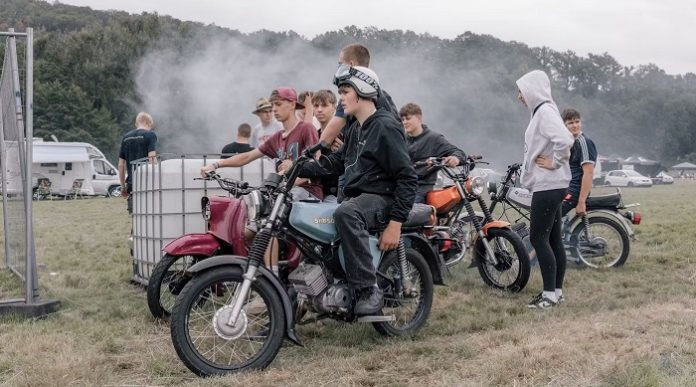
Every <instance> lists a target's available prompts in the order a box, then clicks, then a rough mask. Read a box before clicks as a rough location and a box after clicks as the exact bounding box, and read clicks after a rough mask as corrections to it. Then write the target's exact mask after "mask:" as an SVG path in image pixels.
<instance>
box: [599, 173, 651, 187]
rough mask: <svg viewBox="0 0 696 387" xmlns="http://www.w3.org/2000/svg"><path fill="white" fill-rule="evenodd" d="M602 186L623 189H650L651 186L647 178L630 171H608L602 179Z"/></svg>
mask: <svg viewBox="0 0 696 387" xmlns="http://www.w3.org/2000/svg"><path fill="white" fill-rule="evenodd" d="M604 184H606V185H611V186H623V187H650V186H652V185H653V182H652V180H650V178H649V177H646V176H643V175H641V174H640V173H638V172H636V171H633V170H630V169H617V170H615V171H609V173H607V175H606V176H605V177H604Z"/></svg>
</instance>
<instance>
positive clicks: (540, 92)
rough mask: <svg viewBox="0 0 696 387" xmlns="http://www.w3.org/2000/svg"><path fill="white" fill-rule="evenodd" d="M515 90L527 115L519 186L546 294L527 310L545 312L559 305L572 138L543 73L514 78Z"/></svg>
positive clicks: (563, 274)
mask: <svg viewBox="0 0 696 387" xmlns="http://www.w3.org/2000/svg"><path fill="white" fill-rule="evenodd" d="M517 87H518V89H519V94H518V98H519V99H520V101H522V103H523V104H524V105H525V106H526V107H527V108H528V109H529V111H530V113H531V118H530V120H529V125H528V126H527V130H526V131H525V133H524V162H523V163H522V176H521V183H522V186H523V187H524V188H527V189H528V190H529V191H530V192H532V208H531V212H530V221H529V235H530V239H531V243H532V246H533V247H534V249H535V250H536V254H537V257H538V259H539V269H540V270H541V276H542V279H543V281H544V290H543V291H542V292H541V293H539V294H538V295H537V296H536V297H534V298H533V299H532V301H531V302H530V303H529V305H527V306H528V307H529V308H537V309H548V308H551V307H553V306H555V305H557V304H559V303H561V302H563V293H562V290H561V289H562V288H563V277H564V276H565V266H566V257H565V250H564V248H563V240H562V237H561V203H562V202H563V198H564V197H565V196H566V191H567V189H568V184H569V183H570V178H571V174H570V167H569V165H568V159H569V157H570V148H571V147H572V146H573V136H572V135H571V134H570V132H568V129H566V127H565V125H564V124H563V120H562V119H561V115H560V113H559V111H558V107H557V106H556V103H555V102H554V101H553V99H552V98H551V82H550V81H549V77H548V76H547V75H546V73H544V72H543V71H540V70H534V71H531V72H529V73H527V74H525V75H523V76H522V77H521V78H520V79H518V80H517Z"/></svg>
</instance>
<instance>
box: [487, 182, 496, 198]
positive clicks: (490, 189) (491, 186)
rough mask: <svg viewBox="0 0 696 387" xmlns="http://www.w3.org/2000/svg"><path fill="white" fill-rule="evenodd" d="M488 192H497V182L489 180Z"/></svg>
mask: <svg viewBox="0 0 696 387" xmlns="http://www.w3.org/2000/svg"><path fill="white" fill-rule="evenodd" d="M488 193H489V194H491V195H495V194H497V193H498V183H496V182H494V181H489V182H488Z"/></svg>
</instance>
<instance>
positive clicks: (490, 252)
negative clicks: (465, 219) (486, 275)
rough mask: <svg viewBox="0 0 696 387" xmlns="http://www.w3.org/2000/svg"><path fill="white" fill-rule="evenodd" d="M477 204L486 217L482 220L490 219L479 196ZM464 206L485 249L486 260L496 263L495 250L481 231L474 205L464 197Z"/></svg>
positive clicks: (486, 208)
mask: <svg viewBox="0 0 696 387" xmlns="http://www.w3.org/2000/svg"><path fill="white" fill-rule="evenodd" d="M479 205H480V206H481V208H482V209H483V212H484V215H485V217H486V219H484V222H488V221H490V219H491V216H490V212H489V211H488V207H486V205H485V203H483V202H482V200H481V199H480V198H479ZM464 206H465V207H466V210H467V211H468V212H469V218H470V219H471V221H472V222H473V223H474V227H476V232H477V234H478V237H479V238H480V239H481V243H482V244H483V248H484V249H485V250H486V258H487V261H488V262H490V263H491V264H492V265H494V266H495V265H497V264H498V258H496V257H495V252H494V251H493V248H492V247H491V244H490V243H488V239H486V234H485V233H484V232H483V224H481V223H479V220H478V218H477V217H476V212H475V211H474V207H473V206H472V205H471V202H470V201H469V200H467V199H466V198H465V199H464Z"/></svg>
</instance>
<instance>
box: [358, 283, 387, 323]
mask: <svg viewBox="0 0 696 387" xmlns="http://www.w3.org/2000/svg"><path fill="white" fill-rule="evenodd" d="M383 298H384V295H383V294H382V289H380V288H379V287H377V286H370V287H369V288H364V289H361V290H360V298H358V302H357V303H356V304H355V314H356V315H357V316H369V315H374V314H377V313H379V312H381V311H382V299H383Z"/></svg>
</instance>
